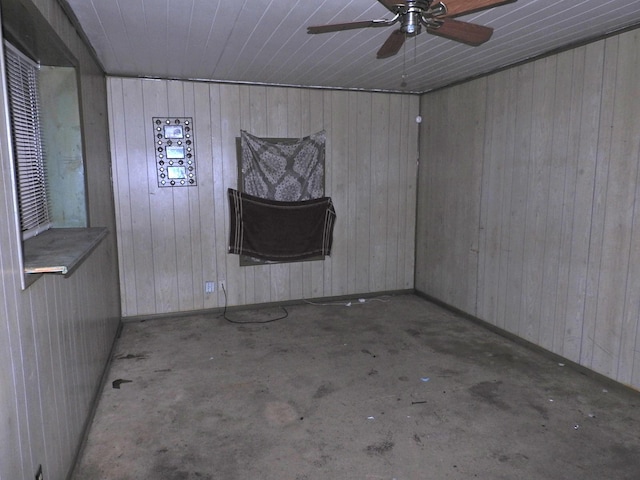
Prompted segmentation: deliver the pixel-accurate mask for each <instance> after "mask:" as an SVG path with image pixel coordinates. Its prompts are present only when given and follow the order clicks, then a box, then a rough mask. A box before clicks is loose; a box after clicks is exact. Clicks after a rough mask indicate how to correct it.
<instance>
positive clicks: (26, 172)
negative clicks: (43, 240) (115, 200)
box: [5, 42, 51, 240]
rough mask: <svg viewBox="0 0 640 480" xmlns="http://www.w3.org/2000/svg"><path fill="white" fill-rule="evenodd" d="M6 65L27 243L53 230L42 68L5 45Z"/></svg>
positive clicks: (21, 220)
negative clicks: (43, 126) (40, 85)
mask: <svg viewBox="0 0 640 480" xmlns="http://www.w3.org/2000/svg"><path fill="white" fill-rule="evenodd" d="M5 64H6V75H7V88H8V91H9V110H10V116H11V127H12V129H13V141H14V144H13V147H14V155H15V163H16V173H17V177H18V178H17V182H18V185H17V186H18V206H19V213H20V229H21V231H22V238H23V240H27V239H28V238H31V237H33V236H35V235H37V234H38V233H41V232H43V231H45V230H47V229H49V228H50V227H51V220H50V210H51V209H50V206H49V199H48V188H47V173H46V166H45V161H44V148H43V143H42V138H43V137H42V131H41V122H40V95H39V88H38V65H37V64H36V63H35V62H33V61H32V60H31V59H29V58H27V57H26V56H25V55H24V54H22V53H21V52H20V51H19V50H18V49H17V48H15V47H14V46H13V45H11V44H10V43H8V42H5Z"/></svg>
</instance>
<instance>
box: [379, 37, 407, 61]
mask: <svg viewBox="0 0 640 480" xmlns="http://www.w3.org/2000/svg"><path fill="white" fill-rule="evenodd" d="M404 39H405V34H404V32H403V31H402V30H394V31H393V32H391V35H389V37H388V38H387V40H386V41H385V42H384V43H383V44H382V47H380V50H378V54H377V55H376V57H377V58H389V57H393V56H394V55H395V54H396V53H398V52H399V51H400V49H401V48H402V45H404Z"/></svg>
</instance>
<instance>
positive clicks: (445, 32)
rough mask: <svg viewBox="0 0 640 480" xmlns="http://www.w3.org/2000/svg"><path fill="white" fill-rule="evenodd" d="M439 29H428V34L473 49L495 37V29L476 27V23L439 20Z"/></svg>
mask: <svg viewBox="0 0 640 480" xmlns="http://www.w3.org/2000/svg"><path fill="white" fill-rule="evenodd" d="M438 23H439V24H440V25H439V26H438V27H435V26H433V27H432V26H430V27H427V32H429V33H431V34H433V35H438V36H439V37H444V38H448V39H449V40H456V41H457V42H462V43H466V44H467V45H471V46H473V47H477V46H478V45H482V44H483V43H484V42H486V41H487V40H489V39H490V38H491V35H493V28H491V27H485V26H482V25H476V24H475V23H468V22H461V21H459V20H452V19H450V18H443V19H439V20H438Z"/></svg>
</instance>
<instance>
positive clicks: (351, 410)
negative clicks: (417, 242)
mask: <svg viewBox="0 0 640 480" xmlns="http://www.w3.org/2000/svg"><path fill="white" fill-rule="evenodd" d="M287 309H288V311H289V316H288V317H287V318H285V319H283V320H279V321H276V322H272V323H267V324H262V325H258V324H245V325H241V324H232V323H229V322H227V321H226V320H224V319H223V318H221V317H220V316H219V315H218V314H210V315H194V316H191V317H181V318H167V319H160V320H149V321H146V322H137V323H127V324H125V326H124V329H123V333H122V336H121V338H120V340H119V341H118V344H117V348H116V351H115V355H114V359H113V363H112V366H111V369H110V371H109V375H108V382H107V384H106V385H105V389H104V392H103V394H102V396H101V398H100V402H99V405H98V407H97V412H96V416H95V419H94V421H93V425H92V427H91V430H90V432H89V435H88V438H87V441H86V446H85V448H84V451H83V454H82V455H81V458H80V461H79V463H78V465H77V467H76V470H75V474H74V476H73V479H75V480H85V479H91V480H96V479H113V480H116V479H117V480H125V479H167V480H178V479H181V480H183V479H184V480H187V479H189V480H191V479H198V480H204V479H216V480H217V479H222V480H248V479H265V480H270V479H273V480H275V479H278V480H281V479H290V480H316V479H318V480H319V479H323V480H326V479H365V480H369V479H386V480H392V479H396V480H405V479H432V480H440V479H476V478H477V479H487V480H499V479H509V480H512V479H527V480H535V479H544V480H554V479H567V480H569V479H570V480H575V479H581V480H588V479H598V480H603V479H615V480H622V479H629V480H632V479H633V480H638V479H639V478H640V408H638V406H639V405H640V394H638V393H636V392H632V391H630V390H628V389H625V388H622V387H620V386H619V385H615V384H613V383H611V382H606V381H603V380H602V379H599V378H594V377H593V376H590V375H585V374H584V373H582V372H580V371H579V370H578V369H575V368H573V367H572V366H571V365H569V364H567V365H563V362H562V361H561V360H560V361H559V360H558V359H557V358H554V357H552V356H550V355H546V354H541V353H540V352H538V351H532V350H530V349H528V348H526V347H523V346H522V345H519V344H516V343H514V342H512V341H510V340H507V339H505V338H503V337H501V336H499V335H496V334H495V333H493V332H491V331H489V330H487V329H485V328H483V327H481V326H479V325H477V324H476V323H473V322H471V321H469V320H467V319H464V318H461V317H459V316H457V315H455V314H453V313H451V312H449V311H446V310H443V309H441V308H439V307H437V306H435V305H433V304H431V303H429V302H427V301H425V300H424V299H422V298H419V297H417V296H413V295H404V296H393V297H380V298H376V299H367V301H366V302H365V303H358V301H357V299H356V300H355V302H354V304H353V305H352V306H349V307H347V306H345V305H344V304H339V305H333V304H332V305H325V306H319V305H309V304H302V305H296V306H291V307H288V308H287ZM279 314H280V310H279V309H269V310H264V311H256V310H254V311H233V312H228V316H229V317H230V318H231V319H234V320H236V321H264V320H268V319H271V318H274V317H273V316H274V315H279ZM117 380H127V381H130V382H129V383H126V382H125V383H121V384H120V385H119V387H120V388H113V386H112V385H113V384H112V382H113V381H117Z"/></svg>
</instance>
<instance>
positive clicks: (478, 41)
mask: <svg viewBox="0 0 640 480" xmlns="http://www.w3.org/2000/svg"><path fill="white" fill-rule="evenodd" d="M515 1H516V0H441V1H439V0H378V2H380V3H381V4H382V5H384V7H385V8H386V9H387V10H389V11H390V12H391V13H392V14H393V15H394V17H393V18H391V19H388V20H387V19H381V20H368V21H361V22H350V23H334V24H331V25H321V26H316V27H308V28H307V33H312V34H315V33H329V32H339V31H342V30H353V29H356V28H366V27H389V26H391V25H394V24H396V23H400V28H399V29H398V30H394V31H393V32H391V35H390V36H389V38H387V40H386V41H385V42H384V43H383V44H382V47H381V48H380V50H378V54H377V58H388V57H391V56H393V55H395V54H396V53H398V52H399V51H400V48H402V45H403V44H404V41H405V39H406V38H407V37H414V36H416V35H418V34H419V33H420V32H421V30H422V27H423V26H424V27H425V28H426V30H427V32H428V33H431V34H433V35H438V36H440V37H444V38H448V39H450V40H455V41H457V42H462V43H466V44H467V45H472V46H474V47H475V46H478V45H482V44H483V43H484V42H486V41H487V40H489V39H490V38H491V35H492V34H493V29H492V28H490V27H485V26H482V25H476V24H475V23H468V22H461V21H459V20H454V19H453V17H458V16H460V15H466V14H468V13H472V12H477V11H479V10H485V9H488V8H493V7H497V6H499V5H503V4H505V3H512V2H515Z"/></svg>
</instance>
